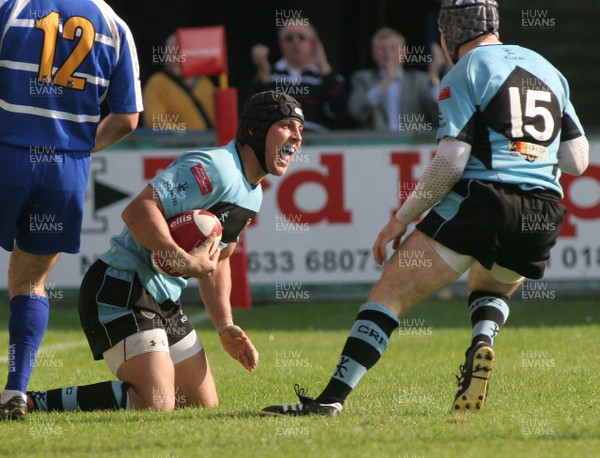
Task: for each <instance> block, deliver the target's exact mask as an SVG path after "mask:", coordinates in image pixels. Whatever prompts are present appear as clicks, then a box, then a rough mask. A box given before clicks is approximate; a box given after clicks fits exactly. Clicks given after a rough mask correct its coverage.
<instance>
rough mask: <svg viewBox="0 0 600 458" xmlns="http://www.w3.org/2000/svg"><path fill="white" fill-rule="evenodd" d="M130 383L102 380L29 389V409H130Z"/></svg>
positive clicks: (46, 410) (45, 410) (47, 410)
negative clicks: (64, 386) (61, 386)
mask: <svg viewBox="0 0 600 458" xmlns="http://www.w3.org/2000/svg"><path fill="white" fill-rule="evenodd" d="M128 389H129V384H128V383H126V382H118V381H114V382H100V383H94V384H93V385H83V386H69V387H66V388H56V389H54V390H48V391H28V392H27V397H28V400H27V401H28V402H27V404H28V406H29V410H41V411H44V412H50V411H53V410H58V411H63V412H65V411H69V410H77V409H79V410H84V411H91V410H116V409H127V410H128V409H129V394H128V393H127V390H128Z"/></svg>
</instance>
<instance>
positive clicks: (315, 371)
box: [0, 300, 600, 458]
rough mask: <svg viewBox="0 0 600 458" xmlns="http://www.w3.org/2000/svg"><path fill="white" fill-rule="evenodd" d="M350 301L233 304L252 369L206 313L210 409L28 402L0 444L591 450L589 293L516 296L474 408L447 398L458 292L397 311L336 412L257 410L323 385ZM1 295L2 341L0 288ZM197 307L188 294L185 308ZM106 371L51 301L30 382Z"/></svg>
mask: <svg viewBox="0 0 600 458" xmlns="http://www.w3.org/2000/svg"><path fill="white" fill-rule="evenodd" d="M359 305H360V304H359V303H356V302H355V303H311V302H302V303H280V304H274V305H262V306H256V307H255V308H254V309H252V310H249V311H238V312H236V321H237V322H238V324H240V325H241V326H242V327H243V328H244V329H245V330H246V332H247V333H248V334H249V336H250V337H251V338H252V340H253V342H254V344H255V345H256V347H257V348H258V350H259V352H260V358H261V361H260V366H259V368H258V369H257V370H256V371H255V372H254V373H252V374H250V373H247V372H245V371H244V370H243V368H242V367H241V366H240V365H239V364H238V363H237V362H236V361H233V360H232V359H231V358H229V356H227V355H226V354H225V352H224V351H223V350H222V349H221V347H220V344H219V342H218V338H217V336H216V333H215V332H214V330H213V328H212V325H211V324H210V323H208V322H203V323H200V324H199V325H198V326H197V329H198V330H199V334H200V336H201V338H202V340H203V343H204V345H205V347H206V349H207V354H208V357H209V360H210V362H211V365H212V369H213V372H214V375H215V379H216V382H217V387H218V389H219V393H220V398H221V406H220V407H218V408H217V409H193V408H189V409H178V410H176V411H175V412H172V413H166V414H165V413H157V412H149V411H144V412H123V411H119V412H94V413H89V412H74V413H51V414H48V413H34V414H31V415H30V416H29V418H28V420H26V421H25V422H22V423H15V422H7V423H3V424H0V428H2V440H1V441H0V456H11V457H15V456H27V457H32V456H40V457H85V456H94V457H105V456H106V457H148V458H150V457H153V458H159V457H160V458H167V457H169V458H173V457H178V458H179V457H181V458H182V457H196V456H203V457H227V456H236V457H259V456H260V457H307V456H313V457H342V456H344V457H345V456H350V457H354V456H361V457H362V456H382V457H454V456H456V457H470V456H472V457H480V456H490V457H496V456H497V457H505V456H508V457H520V456H527V457H538V456H539V457H563V456H571V457H597V456H600V409H599V405H598V392H599V382H598V379H599V374H600V356H599V355H600V351H599V347H598V344H599V337H598V336H599V335H600V324H599V323H600V314H599V312H598V305H597V303H596V302H594V301H591V300H590V301H559V300H553V301H547V302H541V301H537V302H536V301H522V302H518V301H515V302H513V304H512V306H511V316H510V317H509V320H508V323H507V325H506V326H505V328H504V329H503V331H502V332H501V334H500V335H499V337H498V338H497V340H496V345H495V349H496V357H497V360H496V365H495V368H494V372H493V375H492V378H491V389H490V395H489V397H488V400H487V402H486V405H485V407H484V409H483V410H482V411H481V412H478V413H476V414H457V413H451V412H450V406H451V403H452V400H453V397H454V394H455V390H456V381H455V378H454V375H453V374H456V373H458V366H459V364H462V363H463V360H464V351H465V349H466V347H467V345H468V344H469V340H470V326H469V323H468V317H467V312H466V306H465V304H464V303H462V302H459V301H448V302H435V301H430V302H427V303H426V304H424V305H422V306H421V307H418V308H417V309H416V310H415V311H414V312H413V313H412V314H410V315H408V316H405V317H402V318H401V321H400V328H399V329H398V330H397V331H396V332H395V334H394V336H393V337H392V339H391V342H390V345H389V346H388V349H387V351H386V353H385V355H384V356H383V358H382V359H381V361H380V362H379V364H377V365H376V366H375V367H374V368H373V369H372V370H371V371H369V373H368V374H367V375H366V376H365V377H364V378H363V380H362V382H361V383H360V384H359V386H358V387H357V388H356V389H355V390H354V392H353V393H352V394H351V396H350V397H349V398H348V400H347V402H346V404H345V406H344V411H343V412H342V415H341V417H340V418H338V419H328V418H319V417H309V418H304V417H303V418H296V417H289V418H287V417H282V418H275V417H263V416H260V415H259V413H258V412H259V411H260V409H261V408H262V407H265V406H267V405H270V404H279V403H294V402H297V401H296V397H295V395H294V390H293V386H294V384H295V383H298V384H300V385H301V386H303V387H305V388H307V389H308V390H309V391H308V395H317V394H318V393H319V392H320V390H321V389H322V388H323V387H324V386H325V384H326V383H327V381H328V380H329V377H330V376H331V374H332V371H333V368H334V366H335V364H336V363H337V359H338V356H339V353H340V351H341V348H342V346H343V344H344V342H345V340H346V336H347V333H348V330H349V329H350V326H351V325H352V323H353V321H354V317H355V315H356V312H357V310H358V307H359ZM0 306H1V309H2V312H1V320H0V342H2V347H4V351H5V349H6V346H7V341H8V334H7V331H6V329H7V324H6V322H7V312H6V310H7V304H6V301H3V303H2V304H0ZM201 310H202V309H201V308H200V307H198V306H195V307H194V306H188V307H186V312H187V313H188V315H190V316H193V315H195V314H197V313H199V312H201ZM1 355H2V357H1V358H0V374H2V375H4V374H5V373H6V353H4V352H3V353H1ZM109 379H113V377H112V374H110V372H109V371H108V370H107V369H106V368H105V365H104V363H102V362H94V361H93V360H92V357H91V354H90V351H89V349H88V348H87V345H86V343H85V338H84V336H83V333H82V332H81V330H80V329H79V324H78V318H77V311H76V307H75V306H73V305H67V304H62V305H60V306H54V307H53V310H52V312H51V322H50V327H49V330H48V332H47V334H46V336H45V338H44V342H43V344H42V349H41V351H40V354H39V357H38V362H37V363H36V368H35V369H34V373H33V377H32V380H31V384H30V388H31V389H48V388H55V387H59V386H69V385H74V384H87V383H94V382H98V381H102V380H109ZM2 383H4V382H3V381H2Z"/></svg>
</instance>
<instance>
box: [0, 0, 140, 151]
mask: <svg viewBox="0 0 600 458" xmlns="http://www.w3.org/2000/svg"><path fill="white" fill-rule="evenodd" d="M0 33H1V35H0V117H1V118H2V122H0V143H4V144H9V145H13V146H17V147H20V146H22V147H30V145H32V144H38V145H39V144H44V145H50V146H52V147H53V148H54V149H55V150H56V151H57V152H69V151H77V152H87V151H90V150H91V149H92V148H93V147H94V144H95V136H96V129H97V125H98V122H99V121H100V104H101V103H102V101H104V100H106V101H107V102H108V106H109V108H110V110H111V112H113V113H136V112H140V111H142V109H143V108H142V97H141V88H140V79H139V64H138V58H137V53H136V49H135V44H134V42H133V37H132V35H131V32H130V30H129V28H128V27H127V25H126V24H125V22H123V21H122V20H121V19H120V18H119V17H118V16H117V15H116V14H115V12H114V11H113V10H112V9H111V8H110V7H109V6H108V5H107V4H106V3H105V2H104V1H102V0H0Z"/></svg>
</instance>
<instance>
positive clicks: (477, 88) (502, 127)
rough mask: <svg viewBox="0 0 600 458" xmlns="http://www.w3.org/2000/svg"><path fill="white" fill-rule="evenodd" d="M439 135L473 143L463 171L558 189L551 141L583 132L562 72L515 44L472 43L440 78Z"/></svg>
mask: <svg viewBox="0 0 600 458" xmlns="http://www.w3.org/2000/svg"><path fill="white" fill-rule="evenodd" d="M440 87H441V89H440V94H439V115H440V120H439V121H440V122H439V129H438V135H437V136H438V140H441V139H443V138H447V137H450V138H457V139H459V140H461V141H464V142H466V143H468V144H470V145H471V146H472V150H471V156H470V157H469V161H468V163H467V166H466V168H465V171H464V173H463V175H462V178H467V179H468V178H474V179H479V180H485V181H496V182H503V183H512V184H516V185H518V186H519V187H520V188H521V189H523V190H532V189H549V190H553V191H555V192H557V193H558V194H560V195H561V196H562V194H563V192H562V188H561V186H560V183H559V178H560V169H559V168H558V147H559V143H560V142H561V141H565V140H570V139H573V138H577V137H579V136H581V135H583V128H582V127H581V124H580V122H579V119H578V118H577V115H576V114H575V110H574V108H573V105H572V104H571V102H570V101H569V86H568V84H567V81H566V79H565V78H564V77H563V75H562V74H561V73H560V72H559V71H558V70H557V69H556V68H555V67H553V66H552V65H551V64H550V63H549V62H548V61H547V60H546V59H545V58H543V57H542V56H540V55H539V54H537V53H535V52H533V51H531V50H529V49H526V48H522V47H520V46H514V45H505V44H494V45H483V46H478V47H477V48H475V49H473V50H472V51H470V52H469V53H467V54H465V55H464V56H463V57H462V58H461V59H460V60H459V61H458V62H457V64H456V66H455V67H454V68H453V69H452V70H451V71H450V72H449V73H448V74H447V75H446V76H445V77H444V79H443V80H442V83H441V86H440Z"/></svg>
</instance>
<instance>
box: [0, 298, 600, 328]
mask: <svg viewBox="0 0 600 458" xmlns="http://www.w3.org/2000/svg"><path fill="white" fill-rule="evenodd" d="M360 306H361V303H360V302H359V301H354V302H348V301H342V302H340V301H335V302H334V301H331V302H314V301H305V302H280V303H269V304H257V305H255V306H254V307H253V308H251V309H248V310H245V309H234V317H235V320H236V323H237V324H239V325H240V326H241V327H242V328H244V329H245V330H246V331H249V330H253V331H274V330H287V331H307V330H319V331H327V330H344V331H345V330H349V329H350V327H351V326H352V324H353V323H354V320H355V318H356V314H357V312H358V309H359V307H360ZM7 308H8V304H2V306H1V307H0V309H4V313H0V331H2V330H6V329H7V322H8V313H7V312H6V309H7ZM183 308H184V311H185V313H186V314H187V315H188V317H192V316H195V315H198V314H200V313H201V312H203V311H204V308H203V307H202V306H201V305H200V304H199V303H192V302H191V301H188V302H187V303H184V306H183ZM598 323H600V312H599V309H598V305H597V302H596V301H594V300H591V299H589V300H556V299H555V300H550V301H545V302H544V301H523V300H515V301H511V304H510V317H509V319H508V323H507V325H508V326H510V327H513V328H514V327H548V326H586V325H594V324H595V325H598ZM196 327H197V328H199V329H210V330H213V329H214V328H213V325H212V323H211V322H210V320H205V321H203V322H201V323H197V324H196ZM400 327H401V328H411V329H415V328H434V329H444V328H469V327H470V320H469V316H468V313H467V305H466V301H457V300H449V301H440V300H428V301H424V302H423V303H421V304H420V305H418V306H416V307H415V308H414V309H413V310H412V311H411V312H410V313H408V314H407V315H404V316H401V317H400ZM48 329H53V330H70V331H74V330H81V326H80V324H79V315H78V311H77V305H76V302H75V301H73V302H69V301H66V300H65V301H62V302H61V303H59V304H56V305H53V306H52V307H51V310H50V323H49V326H48Z"/></svg>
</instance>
